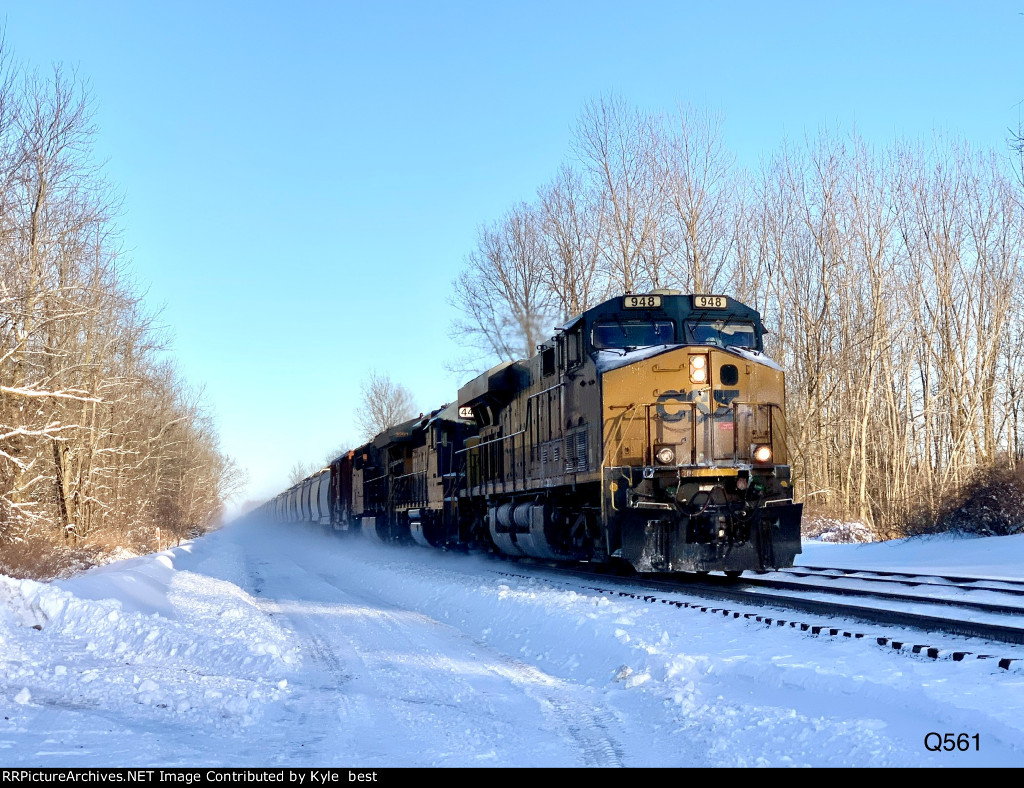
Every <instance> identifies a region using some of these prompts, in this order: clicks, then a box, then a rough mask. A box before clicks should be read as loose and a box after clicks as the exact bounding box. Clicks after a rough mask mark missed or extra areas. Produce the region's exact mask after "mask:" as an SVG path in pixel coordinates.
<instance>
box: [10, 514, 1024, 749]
mask: <svg viewBox="0 0 1024 788" xmlns="http://www.w3.org/2000/svg"><path fill="white" fill-rule="evenodd" d="M954 540H955V541H956V543H955V544H951V542H952V541H954ZM797 563H798V565H800V564H805V565H808V566H811V565H814V566H838V567H845V568H849V567H858V568H862V569H868V568H875V569H894V568H898V569H902V570H903V571H915V570H916V571H926V572H936V573H943V572H945V573H949V572H951V571H952V572H954V573H955V574H957V575H963V574H965V573H970V574H972V575H974V576H980V577H990V578H998V579H1003V580H1007V579H1020V578H1022V577H1024V571H1022V567H1024V535H1020V536H1011V537H990V538H973V539H972V538H959V539H956V538H955V537H951V536H949V535H943V536H940V537H930V538H929V537H924V538H920V537H919V538H916V539H911V540H906V541H902V542H897V541H890V542H884V543H871V544H860V545H849V544H845V545H841V544H828V543H823V542H815V541H811V540H805V542H804V553H803V554H802V555H801V556H799V557H798V562H797ZM535 572H536V570H530V569H528V568H525V569H524V568H523V567H521V566H517V565H516V564H514V563H512V562H507V561H500V560H497V559H488V558H487V557H485V556H482V555H476V556H465V555H457V554H452V553H442V552H439V551H434V550H429V549H426V548H421V547H397V546H391V545H382V544H372V543H370V542H368V541H366V540H364V539H362V538H360V537H357V536H347V537H346V536H340V535H335V534H332V533H329V532H328V531H326V530H313V529H312V527H306V526H295V525H276V524H267V523H261V522H257V521H248V522H246V521H244V520H239V521H236V522H235V523H233V524H231V525H228V526H227V527H225V528H223V529H221V530H219V531H216V532H213V533H211V534H208V535H206V536H204V537H202V538H200V539H197V540H195V541H192V542H186V543H183V544H181V545H180V546H177V547H174V548H172V549H168V550H165V551H163V552H159V553H154V554H151V555H147V556H143V557H134V558H128V559H124V560H121V561H116V562H114V563H110V564H108V565H106V566H103V567H98V568H94V569H92V570H90V571H88V572H85V573H83V574H79V575H77V576H75V577H72V578H70V579H65V580H59V581H54V582H51V583H37V582H35V581H32V580H16V579H12V578H9V577H4V576H0V644H2V648H0V716H2V720H0V762H2V763H3V765H4V767H5V768H27V767H50V768H62V767H80V768H99V767H121V768H125V767H145V768H160V767H178V768H199V767H250V768H283V767H294V768H319V767H336V768H350V769H351V768H359V769H371V768H386V767H405V768H407V767H420V768H462V767H485V768H506V767H551V768H571V767H594V768H616V767H666V768H676V767H713V768H728V767H812V768H815V767H836V768H854V767H856V768H861V767H863V768H886V767H906V768H919V767H934V766H948V767H1017V768H1019V767H1020V766H1021V765H1022V764H1024V717H1022V716H1021V714H1020V710H1021V709H1022V708H1024V668H1022V667H1020V660H1022V659H1024V646H1019V645H1007V644H1003V643H999V644H993V643H983V642H979V641H975V640H970V639H964V638H959V637H954V636H945V635H940V634H936V633H924V632H908V631H901V632H893V631H890V630H887V629H886V628H883V627H881V626H880V625H877V624H867V623H862V622H856V621H851V620H849V619H839V618H822V617H814V616H810V622H809V623H812V624H817V625H828V626H830V627H835V628H837V629H839V630H841V631H842V632H844V633H845V632H852V633H859V634H863V635H864V637H863V638H855V637H847V636H845V635H843V634H839V635H836V636H830V635H827V634H819V635H814V634H812V633H810V632H802V631H800V630H799V629H797V628H791V627H780V626H778V625H776V624H774V623H773V624H766V623H764V622H763V621H762V622H759V621H757V620H756V619H748V618H744V617H742V616H741V617H740V618H732V617H726V616H723V615H721V613H720V612H706V611H702V610H701V609H699V607H696V606H695V607H676V606H674V605H668V604H655V603H650V602H647V601H644V599H643V598H642V592H641V593H640V594H639V598H634V597H629V596H621V595H611V594H607V593H600V592H599V591H597V590H595V589H594V587H593V586H594V585H595V583H594V582H593V581H587V580H571V579H566V578H553V577H551V576H550V575H545V574H544V573H543V572H541V573H540V574H539V575H537V574H536V573H535ZM396 577H401V582H397V583H396V582H395V578H396ZM851 582H855V581H851ZM635 590H637V591H639V589H635ZM659 595H660V596H663V597H668V598H671V599H673V600H675V601H679V602H690V603H693V604H694V605H696V604H697V603H700V602H701V600H699V599H698V598H696V597H693V596H688V595H687V594H686V592H685V591H680V592H678V593H675V592H659ZM703 603H704V604H707V601H706V600H704V601H703ZM721 604H722V603H719V605H721ZM725 604H726V605H727V606H728V607H729V608H731V609H732V610H733V611H734V612H739V613H743V612H751V613H756V614H759V615H761V616H769V617H772V616H774V617H775V618H780V617H781V618H783V619H792V618H794V617H798V618H807V617H808V614H800V613H797V614H794V613H792V612H791V611H788V612H787V611H776V610H774V609H772V608H769V607H759V606H755V605H745V604H744V603H743V602H732V601H730V602H728V603H725ZM1017 618H1018V620H1017V621H1016V623H1017V624H1018V625H1019V624H1020V621H1019V617H1017ZM894 636H895V637H899V639H900V640H903V641H905V642H906V643H907V646H905V647H904V648H903V650H895V649H893V648H892V647H891V646H887V645H879V643H878V642H877V640H876V637H894ZM911 644H922V645H925V646H934V647H936V648H939V649H940V657H939V658H938V659H933V658H930V657H928V656H925V655H923V654H914V653H913V651H912V647H911ZM953 650H959V651H967V652H970V655H969V656H968V657H967V658H965V659H963V660H962V661H955V660H953V659H951V658H950V657H949V654H950V653H951V651H953ZM979 654H990V655H993V656H996V657H1001V658H1008V659H1013V660H1018V661H1017V662H1013V663H1010V665H1011V668H1010V669H1003V668H1000V667H998V666H997V665H996V664H995V662H996V661H995V660H986V659H981V658H978V656H977V655H979ZM932 734H939V739H938V740H936V738H935V736H934V735H932ZM947 734H951V735H952V739H951V741H953V742H956V741H957V740H958V739H959V738H960V737H961V735H963V736H964V738H963V739H961V741H962V742H963V743H964V744H965V745H966V746H965V748H964V750H953V751H944V750H942V749H941V746H942V744H941V743H942V742H944V741H945V736H946V735H947ZM936 746H939V747H940V749H939V750H938V751H935V750H934V749H929V747H931V748H934V747H936Z"/></svg>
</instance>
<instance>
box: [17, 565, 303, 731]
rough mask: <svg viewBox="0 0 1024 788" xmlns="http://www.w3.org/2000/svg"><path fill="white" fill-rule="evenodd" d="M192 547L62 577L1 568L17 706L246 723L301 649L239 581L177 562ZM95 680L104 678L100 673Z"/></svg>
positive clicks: (273, 694)
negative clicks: (13, 574)
mask: <svg viewBox="0 0 1024 788" xmlns="http://www.w3.org/2000/svg"><path fill="white" fill-rule="evenodd" d="M188 553H189V547H188V546H186V547H183V548H178V549H175V550H168V551H165V552H163V553H158V554H155V555H151V556H146V557H143V558H137V559H131V560H128V561H123V562H120V563H119V564H116V565H110V566H106V567H100V568H98V569H94V570H92V571H90V572H87V573H85V574H84V575H82V576H81V577H78V578H73V579H71V580H66V581H62V582H60V583H59V584H43V583H38V582H35V581H32V580H15V579H12V578H9V577H5V576H2V575H0V685H3V686H6V687H7V688H8V690H9V691H13V693H14V694H13V700H14V702H15V703H16V704H19V705H21V706H44V707H57V708H76V707H77V708H80V707H82V706H86V707H91V706H95V707H101V708H106V709H115V710H117V709H120V710H121V711H123V712H124V713H125V715H126V716H137V715H138V714H139V713H140V707H144V710H145V712H146V713H147V714H148V715H150V716H152V717H154V718H160V717H162V716H168V718H171V717H173V718H174V719H176V720H177V721H181V719H182V717H184V718H185V719H186V720H187V719H188V718H189V716H190V715H191V716H195V717H197V718H201V719H202V720H203V721H204V724H205V725H209V724H210V723H211V722H212V723H213V724H214V726H218V725H223V726H230V727H237V726H238V725H248V724H251V723H252V722H253V721H254V720H255V719H257V718H258V717H259V714H260V711H261V708H262V706H263V705H264V704H265V703H266V702H268V701H272V700H277V699H278V698H279V697H280V696H281V694H282V692H284V691H286V687H287V679H285V678H284V677H285V675H286V674H287V672H288V670H289V669H290V668H291V666H293V665H294V664H295V663H296V662H297V660H298V656H297V653H296V649H295V647H294V646H293V645H292V641H291V638H290V633H289V632H288V631H286V630H284V629H282V628H280V627H279V626H278V625H277V624H276V623H275V622H274V621H273V620H272V617H271V616H270V615H269V614H268V613H267V612H265V611H264V610H263V609H262V607H261V603H260V600H258V599H254V598H253V597H252V596H250V595H249V594H247V593H245V592H244V591H242V590H241V589H240V588H239V587H238V586H237V585H234V584H232V583H230V582H227V581H225V580H217V579H214V578H211V577H206V576H202V575H199V574H196V573H194V572H190V571H187V570H182V569H180V568H178V567H177V566H176V563H177V562H179V561H180V560H181V559H183V558H187V557H188ZM100 679H101V680H100Z"/></svg>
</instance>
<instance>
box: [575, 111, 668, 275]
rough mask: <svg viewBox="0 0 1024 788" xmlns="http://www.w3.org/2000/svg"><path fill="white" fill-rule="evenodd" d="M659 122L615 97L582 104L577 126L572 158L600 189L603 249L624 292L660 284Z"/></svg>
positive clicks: (663, 254) (662, 188)
mask: <svg viewBox="0 0 1024 788" xmlns="http://www.w3.org/2000/svg"><path fill="white" fill-rule="evenodd" d="M661 145H662V135H661V133H660V130H659V124H658V121H657V120H656V119H655V118H653V117H651V116H649V115H647V114H645V113H642V112H640V111H639V110H636V109H634V108H632V107H630V106H629V105H628V104H627V103H626V102H625V101H624V100H623V99H621V98H618V97H614V96H612V97H602V98H599V99H597V100H596V101H591V102H589V103H587V104H586V106H585V107H584V109H583V113H582V115H581V117H580V119H579V122H578V123H577V126H576V132H575V136H574V141H573V147H574V150H575V153H576V156H577V158H578V159H579V161H580V162H581V163H582V165H583V167H584V168H585V169H586V171H587V172H588V173H589V175H590V177H591V178H592V179H593V182H594V184H595V185H596V186H597V188H599V189H600V195H601V198H600V200H599V201H597V203H596V204H597V205H600V206H601V207H602V208H604V215H603V217H602V219H601V225H600V226H601V229H602V231H603V232H602V245H601V248H602V253H603V255H604V263H605V266H606V270H607V275H608V277H609V279H610V280H611V282H612V283H613V286H614V287H615V288H616V289H617V290H621V291H623V292H636V291H638V290H643V289H646V288H648V287H661V286H662V285H663V284H665V283H664V282H663V281H662V272H661V267H662V265H663V263H664V259H665V257H666V248H665V244H664V238H663V237H662V234H663V232H664V228H663V226H662V219H663V208H664V200H665V183H666V179H665V177H664V172H663V168H662V167H663V161H664V157H663V156H662V155H660V154H661Z"/></svg>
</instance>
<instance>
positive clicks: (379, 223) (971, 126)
mask: <svg viewBox="0 0 1024 788" xmlns="http://www.w3.org/2000/svg"><path fill="white" fill-rule="evenodd" d="M1022 12H1024V4H1021V3H1020V2H1009V1H1005V2H1004V1H1002V0H1000V1H997V2H984V3H960V2H901V3H888V2H871V1H868V0H861V1H860V2H857V3H824V4H823V3H819V2H813V3H812V2H790V3H777V4H766V3H760V2H733V3H728V4H711V3H700V4H698V3H683V2H676V1H675V0H667V1H666V2H644V1H643V0H640V1H639V2H634V3H630V4H628V5H626V4H623V3H615V2H593V1H591V0H588V2H586V3H584V2H561V3H550V2H541V1H540V0H524V1H521V2H515V3H506V4H494V3H478V2H438V3H429V4H428V3H413V2H379V3H355V2H301V1H300V2H294V3H289V4H281V3H268V2H260V1H259V0H253V1H252V2H247V3H244V4H242V3H230V2H221V3H198V2H176V3H174V4H155V3H137V2H105V1H104V0H97V1H96V2H89V3H85V2H35V3H9V4H6V6H5V8H4V10H3V11H2V12H0V20H3V24H4V30H5V34H6V41H7V45H8V47H9V48H10V50H11V51H12V53H13V54H14V56H15V58H16V60H17V61H18V62H20V63H21V64H22V65H24V66H26V67H28V68H38V69H41V70H46V69H48V68H49V67H50V66H51V64H54V63H60V64H63V65H64V66H65V67H72V68H76V69H77V73H78V75H79V76H80V77H81V78H82V79H83V80H85V81H86V82H87V83H88V85H89V90H90V91H91V95H92V97H93V99H94V102H95V110H96V115H95V121H96V126H97V134H96V137H95V152H96V157H97V158H98V159H99V160H101V161H104V162H105V173H106V175H107V177H108V178H109V180H110V181H111V182H112V183H113V184H114V185H115V187H116V188H117V189H118V191H119V193H120V194H121V195H122V196H123V201H124V209H123V213H122V216H121V218H120V225H121V227H122V228H123V239H124V247H125V258H124V260H125V270H126V271H129V272H130V275H131V278H132V279H133V280H134V281H135V282H136V284H137V287H138V289H139V291H140V292H142V293H145V299H144V303H145V304H146V305H147V307H148V308H149V309H151V310H152V311H154V312H157V311H159V314H160V321H161V325H163V326H164V327H166V329H167V332H168V335H169V336H170V337H171V339H172V345H171V352H172V354H173V356H174V357H175V358H176V359H177V360H178V364H179V367H180V369H181V371H182V374H183V376H184V378H185V379H186V380H187V381H188V382H189V383H190V384H191V385H193V386H195V387H197V388H201V389H202V390H203V391H204V393H205V401H206V402H207V404H208V405H209V407H210V408H211V410H212V411H213V413H214V414H215V416H216V419H217V423H218V425H219V428H220V434H221V438H222V449H223V450H224V451H225V453H227V454H228V455H230V456H231V457H233V458H234V459H235V460H236V461H237V462H238V464H239V465H240V466H241V467H242V468H244V469H245V470H246V472H247V473H248V477H249V485H248V487H247V489H246V490H245V492H244V493H243V494H242V495H241V496H240V498H239V499H238V501H236V504H240V503H241V502H242V501H244V500H245V499H253V500H265V499H267V498H270V497H272V496H273V495H274V494H276V493H277V492H280V491H281V490H283V489H284V488H285V487H287V486H288V473H289V471H290V469H291V468H292V466H293V465H295V464H296V463H299V462H301V463H305V464H309V463H316V462H319V461H322V460H323V459H324V458H325V457H326V456H327V455H328V454H329V453H331V452H332V451H334V450H335V449H338V448H344V447H346V446H352V445H355V444H356V443H357V442H358V440H359V434H358V430H357V428H356V421H355V415H354V414H355V411H356V410H357V408H358V406H359V402H360V384H361V383H362V382H363V381H364V380H365V379H366V378H367V376H368V375H369V373H370V372H371V371H375V372H378V373H381V374H387V375H389V376H391V378H392V379H393V380H395V381H396V382H398V383H401V384H402V385H404V386H406V387H407V388H408V389H409V390H410V391H411V392H412V394H413V396H414V399H415V401H416V404H417V406H418V409H420V410H423V411H429V410H431V409H434V408H436V407H440V406H441V405H443V404H446V403H447V402H450V401H452V400H453V399H454V398H455V396H456V394H457V391H458V388H459V386H460V385H461V384H462V383H464V382H465V381H464V380H462V379H461V378H460V377H459V376H456V375H453V374H451V373H449V372H447V371H446V369H445V364H446V363H447V362H451V361H453V360H454V359H456V358H458V357H459V356H461V355H462V351H461V350H460V347H459V343H458V340H457V338H453V337H451V336H450V335H449V334H450V327H451V324H452V321H453V320H454V319H455V317H456V314H455V312H454V310H453V308H452V307H451V306H450V304H449V298H450V296H451V294H452V286H451V284H452V281H453V280H454V279H455V278H456V277H457V275H458V273H459V270H460V268H461V266H462V265H463V262H464V260H465V257H466V255H467V254H469V253H470V252H471V251H472V249H473V246H474V243H475V240H476V238H477V232H478V229H479V228H480V227H481V226H482V225H489V224H491V223H493V222H495V221H497V220H499V219H500V218H501V216H502V215H503V214H504V213H505V212H506V211H508V210H509V209H510V208H511V207H512V206H513V205H514V204H516V203H517V202H519V201H524V200H525V201H530V200H532V199H533V198H534V196H535V194H536V191H537V189H538V188H539V187H541V186H542V185H544V184H545V183H546V182H547V181H549V180H550V179H551V178H552V177H553V176H554V175H555V173H556V171H557V169H558V167H559V166H560V165H561V164H562V163H563V162H565V161H567V160H569V158H570V157H571V149H570V142H571V139H572V130H573V127H574V125H575V123H576V120H577V118H578V117H579V114H580V112H581V110H582V109H583V107H584V105H585V103H586V102H587V101H589V100H593V99H596V98H598V97H601V96H606V95H611V94H616V95H618V96H621V97H623V98H624V99H626V100H627V101H629V102H630V103H631V104H633V105H634V106H637V107H639V108H641V109H645V110H649V111H652V112H672V111H674V108H675V107H676V106H677V105H678V104H692V105H694V106H697V107H707V108H709V109H712V110H714V111H716V112H720V113H721V114H722V116H723V118H724V135H725V141H726V144H727V146H728V148H729V149H730V150H731V151H733V152H734V153H735V154H736V156H737V160H738V162H739V163H740V164H741V165H742V166H746V167H751V168H753V167H756V166H757V165H758V162H759V161H760V160H761V158H762V157H764V156H768V155H770V154H771V153H772V152H774V151H775V150H777V149H778V147H779V145H780V144H781V143H782V141H783V140H787V139H789V140H796V141H799V140H801V139H802V138H803V137H804V135H805V134H810V135H815V134H817V132H818V130H819V129H821V128H822V127H825V126H828V127H830V128H839V129H845V130H850V129H853V128H856V129H857V130H858V132H859V133H860V134H862V135H863V136H864V137H865V138H866V139H867V140H869V141H870V142H873V143H875V144H878V145H886V144H888V143H890V142H892V141H893V140H894V139H897V138H899V139H922V140H928V139H931V138H932V136H933V135H935V134H943V135H947V134H948V135H955V136H957V137H962V138H964V139H966V140H968V141H969V142H970V143H971V144H972V145H975V146H977V147H980V148H989V149H994V150H997V151H1005V150H1006V139H1007V130H1008V128H1009V127H1011V126H1013V127H1016V126H1017V124H1018V122H1019V121H1020V119H1021V115H1022V105H1021V102H1022V100H1024V59H1022V58H1021V57H1020V50H1021V42H1022V38H1024V13H1022ZM231 516H233V514H232V515H231Z"/></svg>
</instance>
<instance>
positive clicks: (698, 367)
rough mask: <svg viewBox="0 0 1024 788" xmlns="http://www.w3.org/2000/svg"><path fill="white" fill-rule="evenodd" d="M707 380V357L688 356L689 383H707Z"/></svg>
mask: <svg viewBox="0 0 1024 788" xmlns="http://www.w3.org/2000/svg"><path fill="white" fill-rule="evenodd" d="M707 380H708V357H707V356H704V355H701V356H690V382H691V383H707Z"/></svg>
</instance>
